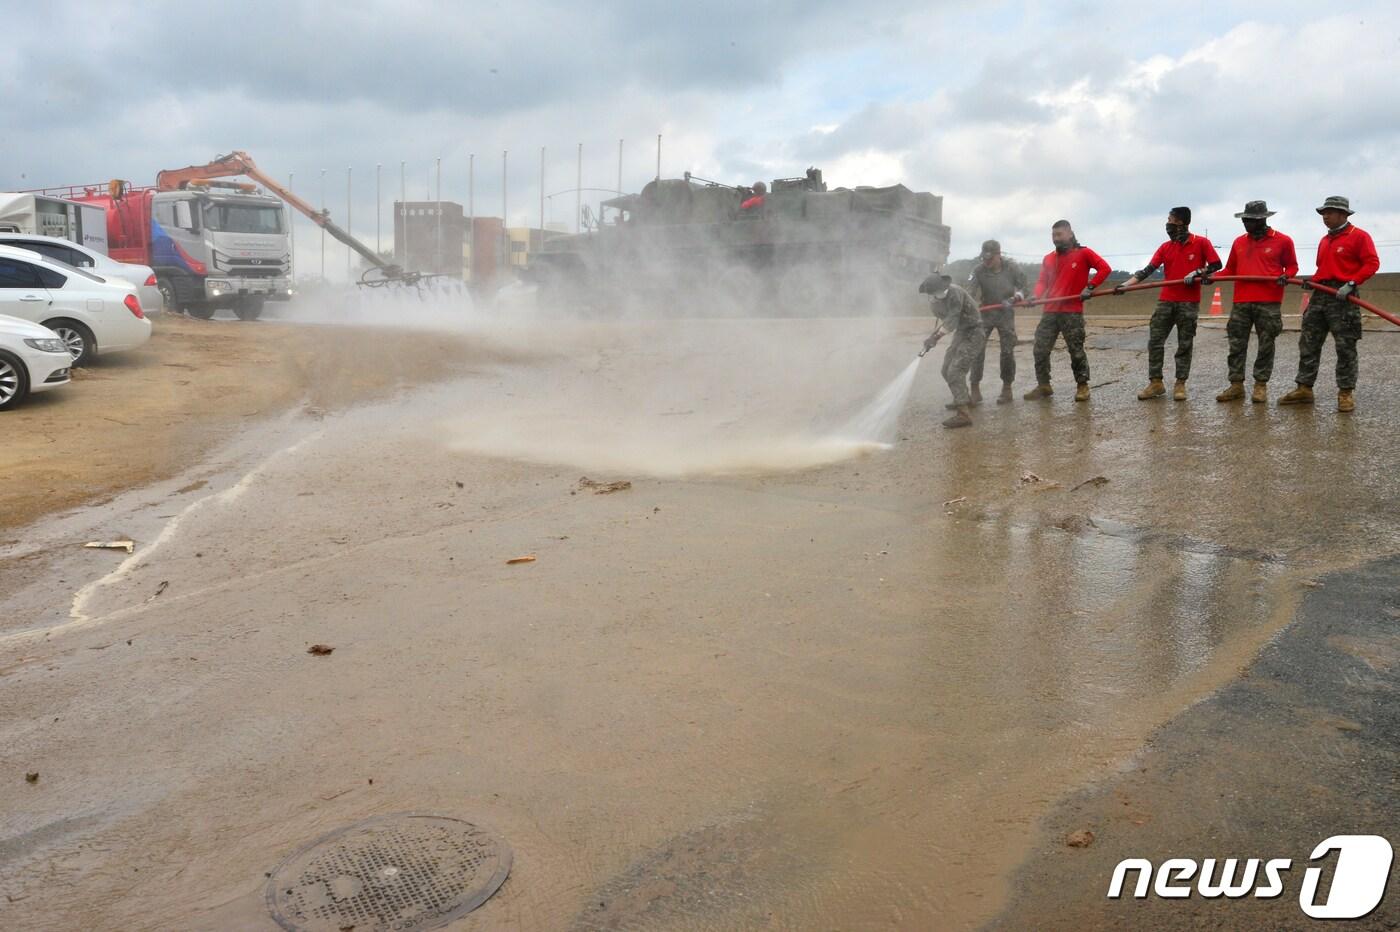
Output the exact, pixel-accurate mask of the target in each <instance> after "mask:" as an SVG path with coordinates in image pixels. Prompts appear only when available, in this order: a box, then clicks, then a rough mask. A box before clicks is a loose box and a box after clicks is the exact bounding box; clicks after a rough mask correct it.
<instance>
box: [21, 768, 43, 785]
mask: <svg viewBox="0 0 1400 932" xmlns="http://www.w3.org/2000/svg"><path fill="white" fill-rule="evenodd" d="M24 782H25V783H38V782H39V771H37V770H31V771H29V773H27V774H25V775H24Z"/></svg>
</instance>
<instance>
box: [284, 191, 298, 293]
mask: <svg viewBox="0 0 1400 932" xmlns="http://www.w3.org/2000/svg"><path fill="white" fill-rule="evenodd" d="M296 176H297V173H296V172H287V190H288V191H290V190H292V181H293V179H295V178H296ZM283 209H284V210H285V209H286V208H283ZM287 232H288V233H289V234H290V235H291V245H292V252H291V255H289V256H287V285H288V286H289V287H290V286H293V285H295V284H296V281H297V218H296V215H295V214H293V213H292V212H291V211H290V210H288V211H287Z"/></svg>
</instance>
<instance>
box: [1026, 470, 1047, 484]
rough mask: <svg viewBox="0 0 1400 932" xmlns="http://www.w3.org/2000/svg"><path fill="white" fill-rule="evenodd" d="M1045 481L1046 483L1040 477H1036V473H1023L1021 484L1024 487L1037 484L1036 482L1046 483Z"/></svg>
mask: <svg viewBox="0 0 1400 932" xmlns="http://www.w3.org/2000/svg"><path fill="white" fill-rule="evenodd" d="M1044 481H1045V480H1044V479H1042V478H1040V477H1039V476H1037V475H1036V474H1035V473H1033V472H1024V473H1021V484H1022V485H1031V484H1033V483H1036V482H1044Z"/></svg>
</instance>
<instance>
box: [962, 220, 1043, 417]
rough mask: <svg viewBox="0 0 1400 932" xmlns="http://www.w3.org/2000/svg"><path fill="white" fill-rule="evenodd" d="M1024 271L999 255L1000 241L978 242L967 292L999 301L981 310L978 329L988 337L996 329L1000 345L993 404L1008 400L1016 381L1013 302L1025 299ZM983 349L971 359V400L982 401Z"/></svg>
mask: <svg viewBox="0 0 1400 932" xmlns="http://www.w3.org/2000/svg"><path fill="white" fill-rule="evenodd" d="M1029 290H1030V289H1029V288H1028V287H1027V285H1026V276H1025V273H1024V272H1022V271H1021V269H1020V267H1018V266H1017V265H1016V263H1014V262H1007V261H1006V260H1004V259H1003V258H1002V256H1001V244H1000V243H998V242H997V241H996V240H994V239H989V240H987V241H986V242H985V243H983V244H982V261H981V263H980V264H979V265H977V266H975V267H974V268H973V269H972V274H971V275H969V276H968V277H967V292H968V294H970V295H972V298H973V300H975V301H976V302H977V303H978V304H996V305H1000V306H999V307H997V308H996V309H995V310H991V311H983V312H982V329H983V331H984V332H985V335H986V339H987V340H990V339H991V336H992V331H996V333H997V342H998V343H999V344H1000V345H1001V394H1000V395H998V396H997V404H999V405H1004V404H1006V403H1007V402H1009V401H1011V383H1013V382H1015V381H1016V342H1017V341H1016V310H1015V305H1016V304H1017V303H1018V302H1020V301H1024V300H1025V299H1026V292H1027V291H1029ZM986 356H987V354H986V349H985V346H984V348H983V352H982V354H981V355H980V356H978V357H977V358H976V359H974V360H973V361H972V392H971V393H972V403H973V404H974V405H978V404H981V403H982V390H981V382H982V366H983V364H984V362H985V360H986Z"/></svg>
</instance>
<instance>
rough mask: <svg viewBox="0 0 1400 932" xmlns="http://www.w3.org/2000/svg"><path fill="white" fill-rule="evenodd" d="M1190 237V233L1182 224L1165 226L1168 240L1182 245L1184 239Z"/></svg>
mask: <svg viewBox="0 0 1400 932" xmlns="http://www.w3.org/2000/svg"><path fill="white" fill-rule="evenodd" d="M1190 235H1191V234H1190V232H1189V231H1188V230H1187V229H1186V226H1185V225H1184V224H1180V223H1169V224H1167V239H1170V240H1172V241H1174V242H1177V243H1184V242H1186V237H1188V236H1190Z"/></svg>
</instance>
